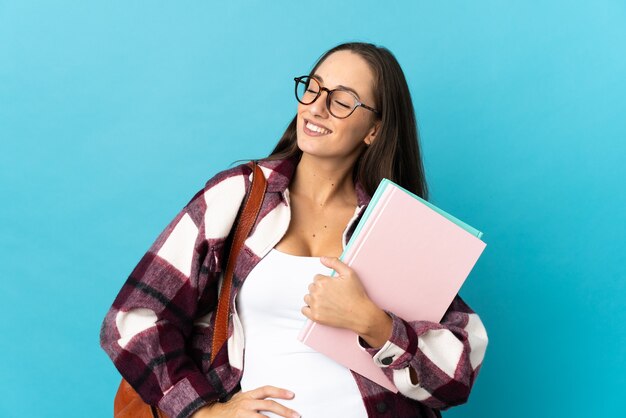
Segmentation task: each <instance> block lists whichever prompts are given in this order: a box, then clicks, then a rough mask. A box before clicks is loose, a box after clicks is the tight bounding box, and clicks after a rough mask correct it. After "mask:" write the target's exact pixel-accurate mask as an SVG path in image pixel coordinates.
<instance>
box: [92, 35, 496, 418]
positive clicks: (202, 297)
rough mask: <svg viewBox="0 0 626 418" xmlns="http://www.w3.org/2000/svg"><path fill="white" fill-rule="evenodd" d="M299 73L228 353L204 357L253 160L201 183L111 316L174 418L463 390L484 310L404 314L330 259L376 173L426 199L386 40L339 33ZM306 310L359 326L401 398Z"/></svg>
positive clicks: (284, 413) (357, 412)
mask: <svg viewBox="0 0 626 418" xmlns="http://www.w3.org/2000/svg"><path fill="white" fill-rule="evenodd" d="M295 82H296V97H297V100H298V102H299V104H298V109H297V114H296V116H295V117H294V119H293V120H292V122H291V123H290V125H289V127H288V128H287V131H286V132H285V134H284V135H283V137H282V138H281V140H280V141H279V143H278V144H277V146H276V148H275V149H274V151H273V152H272V154H271V155H270V156H269V157H267V158H265V159H263V160H261V161H259V165H260V166H261V168H262V169H263V172H264V175H265V177H266V179H267V183H268V185H267V192H266V195H265V197H264V200H263V205H262V208H261V212H260V214H259V216H258V219H257V220H256V223H255V225H254V227H253V230H252V233H251V234H250V236H249V237H248V239H247V240H246V242H245V246H244V249H243V250H242V251H241V252H240V253H239V255H238V258H237V263H236V267H235V274H234V276H235V278H234V281H233V287H232V291H231V294H230V295H229V296H230V298H231V301H232V302H233V303H232V304H231V315H230V319H229V321H230V323H229V338H228V342H227V344H225V346H226V347H225V348H223V349H222V350H220V353H219V354H218V355H217V357H216V358H215V360H214V361H213V362H211V361H210V354H211V353H210V351H211V341H212V338H211V337H212V331H213V327H214V325H215V324H214V322H213V321H214V317H213V313H214V311H215V305H216V301H217V293H218V286H219V278H220V276H221V271H222V269H223V268H224V258H225V256H226V255H225V254H224V250H223V249H224V244H225V242H226V241H227V239H228V237H229V234H230V232H231V228H232V226H233V223H234V222H235V218H236V216H237V213H238V211H239V208H240V205H241V202H242V200H243V198H244V196H245V193H246V190H247V189H248V188H249V187H250V174H251V169H250V168H249V167H248V166H247V165H241V166H238V167H235V168H232V169H230V170H226V171H223V172H221V173H219V174H217V175H216V176H215V177H213V178H212V179H211V180H209V181H208V182H207V184H206V186H205V187H204V189H203V190H202V191H200V192H199V193H198V194H197V195H196V196H194V198H192V200H191V201H190V202H189V203H188V204H187V205H186V206H185V208H184V209H183V210H182V211H181V212H180V213H179V214H178V216H176V218H175V219H174V220H173V221H172V222H171V223H170V225H169V226H168V227H167V228H166V229H165V231H163V233H162V234H161V235H160V236H159V237H158V239H157V240H156V242H155V243H154V244H153V246H152V247H151V248H150V250H149V251H148V253H147V254H146V255H145V256H144V257H143V259H142V260H141V261H140V263H139V264H138V266H137V267H136V268H135V270H134V271H133V272H132V274H131V275H130V277H129V278H128V280H127V282H126V283H125V285H124V287H123V288H122V290H121V291H120V294H119V295H118V297H117V298H116V300H115V302H114V303H113V306H112V308H111V310H110V311H109V313H108V314H107V316H106V318H105V321H104V324H103V328H102V334H101V343H102V346H103V348H104V349H105V350H106V352H107V353H108V354H109V355H110V356H111V358H112V359H113V361H114V363H115V365H116V367H117V368H118V369H119V371H120V372H121V374H122V375H123V376H124V377H125V378H126V380H128V381H129V382H130V383H131V385H132V386H133V387H134V388H135V389H136V390H137V392H138V393H139V394H140V395H141V396H142V398H143V399H144V400H145V401H146V402H148V403H150V404H152V405H157V406H158V407H159V408H160V409H161V410H162V411H164V412H165V414H167V415H168V416H170V417H172V418H173V417H179V418H185V417H189V416H192V417H193V418H209V417H264V416H268V417H269V416H272V417H276V416H279V417H297V416H305V417H309V418H310V417H324V418H329V417H341V418H346V417H366V416H369V417H374V416H376V417H384V416H389V417H437V416H440V413H439V410H440V409H445V408H448V407H450V406H453V405H457V404H460V403H463V402H465V401H466V400H467V397H468V396H469V392H470V389H471V387H472V384H473V382H474V379H475V378H476V375H477V373H478V371H479V369H480V365H481V363H482V360H483V357H484V353H485V349H486V345H487V335H486V331H485V329H484V327H483V325H482V322H481V321H480V319H479V317H478V316H477V315H476V313H474V312H473V311H472V310H471V309H470V308H469V307H468V306H467V305H466V304H465V303H464V302H463V301H462V300H461V299H460V298H459V297H458V296H457V297H456V298H455V299H454V301H453V302H452V304H451V305H450V307H449V309H448V311H447V312H446V314H445V316H444V318H443V319H442V321H441V323H433V322H427V321H415V322H408V321H405V320H403V319H402V318H399V317H398V316H396V315H395V314H394V313H393V312H390V311H383V310H382V309H380V308H379V307H378V306H376V305H375V304H374V303H373V302H372V301H371V300H370V299H369V297H368V295H367V294H366V292H365V291H364V290H363V288H362V286H361V284H360V281H359V278H358V277H357V275H356V274H355V272H354V271H352V270H351V269H350V268H349V267H348V266H347V265H345V264H343V263H342V262H341V261H339V260H338V258H337V257H338V256H339V255H340V254H341V253H342V250H343V248H344V246H345V245H346V244H347V242H348V240H349V238H350V236H351V235H352V233H353V232H354V228H355V226H356V224H357V222H358V220H359V219H360V216H361V215H362V214H363V212H364V210H365V208H366V206H367V204H368V202H369V199H370V196H371V195H372V194H373V192H374V190H375V188H376V187H377V185H378V183H379V182H380V180H381V179H382V178H383V177H387V178H389V179H391V180H393V181H395V182H396V183H398V184H400V185H402V186H403V187H405V188H407V189H409V190H411V191H413V192H414V193H416V194H418V195H420V196H421V197H423V198H426V197H427V187H426V182H425V179H424V171H423V167H422V162H421V157H420V153H419V145H418V139H417V128H416V122H415V116H414V112H413V105H412V102H411V97H410V94H409V90H408V86H407V83H406V80H405V78H404V74H403V73H402V70H401V68H400V66H399V64H398V62H397V61H396V59H395V58H394V57H393V55H392V54H391V53H390V52H389V51H388V50H387V49H385V48H380V47H377V46H374V45H371V44H364V43H348V44H342V45H339V46H337V47H335V48H333V49H331V50H330V51H328V52H326V53H325V54H324V55H323V56H322V57H321V58H320V60H319V61H318V63H317V64H316V65H315V66H314V68H313V70H312V71H311V72H310V74H309V75H307V76H302V77H297V78H296V79H295ZM331 270H335V271H336V272H337V273H338V276H337V277H335V278H332V279H331V278H330V277H329V274H330V272H331ZM384 279H385V278H384V277H381V278H380V280H384ZM399 290H400V291H401V290H402V289H399ZM306 318H309V319H312V320H313V321H316V322H319V323H322V324H325V325H330V326H334V327H342V328H348V329H351V330H353V331H354V332H356V333H357V334H358V335H359V336H360V337H361V339H360V341H361V343H362V345H363V347H364V349H366V350H367V351H368V352H369V353H370V354H371V355H372V361H373V362H374V363H375V364H377V365H378V366H379V367H381V368H383V370H384V372H385V374H386V375H387V376H388V377H389V378H390V379H392V380H393V381H394V383H395V384H396V386H397V387H398V389H399V391H400V392H399V393H397V394H395V393H392V392H390V391H388V390H386V389H384V388H382V387H381V386H379V385H377V384H375V383H373V382H371V381H369V380H368V379H365V378H363V377H361V376H360V375H358V374H356V373H353V372H351V371H350V370H349V369H346V368H345V367H343V366H341V365H339V364H337V363H335V362H333V361H332V360H330V359H328V358H327V357H325V356H324V355H321V354H319V353H316V352H314V351H313V350H311V349H309V348H308V347H306V346H305V345H303V344H302V343H300V342H299V341H298V340H297V338H296V336H297V334H298V332H299V331H300V329H301V327H302V326H303V323H304V320H305V319H306ZM244 347H245V350H244ZM244 366H245V367H244Z"/></svg>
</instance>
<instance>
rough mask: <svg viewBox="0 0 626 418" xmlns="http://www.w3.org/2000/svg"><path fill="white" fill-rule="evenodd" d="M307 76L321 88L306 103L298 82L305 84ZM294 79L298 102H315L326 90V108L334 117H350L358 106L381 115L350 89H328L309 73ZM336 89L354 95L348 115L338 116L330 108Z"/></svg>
mask: <svg viewBox="0 0 626 418" xmlns="http://www.w3.org/2000/svg"><path fill="white" fill-rule="evenodd" d="M307 78H308V79H309V80H313V81H315V82H316V83H317V85H318V86H319V88H320V89H319V90H318V92H317V95H315V98H314V99H313V100H311V101H310V102H308V103H305V102H303V101H302V100H300V98H298V84H299V83H305V84H306V82H305V81H303V79H307ZM294 81H295V82H296V88H295V95H296V100H297V101H298V102H300V103H302V104H303V105H310V104H312V103H314V102H315V101H316V100H317V99H319V97H320V96H321V95H322V92H323V91H325V92H326V108H327V109H328V112H329V113H330V114H331V115H333V116H334V117H336V118H337V119H345V118H347V117H349V116H350V115H351V114H353V113H354V111H355V110H356V108H357V107H362V108H364V109H367V110H369V111H370V112H374V113H375V114H376V115H378V116H380V112H379V111H378V110H376V109H374V108H373V107H370V106H368V105H366V104H364V103H362V102H361V101H360V100H359V99H358V97H356V95H355V94H354V93H352V92H351V91H349V90H345V89H342V88H339V89H333V90H330V89H328V88H326V87H323V86H322V85H321V84H320V82H319V81H318V80H316V79H315V77H311V76H308V75H303V76H300V77H294ZM335 91H343V92H346V93H349V94H350V95H351V96H352V97H354V101H355V105H354V107H353V108H352V110H350V113H348V114H347V115H346V116H337V115H335V114H334V113H333V112H332V110H330V96H331V95H332V93H333V92H335Z"/></svg>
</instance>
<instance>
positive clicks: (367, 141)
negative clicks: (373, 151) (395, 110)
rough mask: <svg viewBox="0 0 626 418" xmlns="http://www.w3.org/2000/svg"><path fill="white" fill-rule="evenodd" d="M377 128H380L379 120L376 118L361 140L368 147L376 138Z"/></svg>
mask: <svg viewBox="0 0 626 418" xmlns="http://www.w3.org/2000/svg"><path fill="white" fill-rule="evenodd" d="M379 130H380V121H379V120H377V121H376V122H374V124H373V125H372V127H371V128H370V130H369V131H368V132H367V135H366V136H365V138H364V139H363V142H365V145H367V146H368V147H369V146H370V145H371V144H372V142H374V139H376V135H378V131H379Z"/></svg>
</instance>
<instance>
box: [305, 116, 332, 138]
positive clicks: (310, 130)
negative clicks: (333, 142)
mask: <svg viewBox="0 0 626 418" xmlns="http://www.w3.org/2000/svg"><path fill="white" fill-rule="evenodd" d="M304 130H305V132H306V133H307V134H315V135H328V134H329V133H331V132H332V131H331V130H330V129H326V128H324V127H323V126H319V125H316V124H314V123H313V122H311V121H309V120H306V119H305V120H304Z"/></svg>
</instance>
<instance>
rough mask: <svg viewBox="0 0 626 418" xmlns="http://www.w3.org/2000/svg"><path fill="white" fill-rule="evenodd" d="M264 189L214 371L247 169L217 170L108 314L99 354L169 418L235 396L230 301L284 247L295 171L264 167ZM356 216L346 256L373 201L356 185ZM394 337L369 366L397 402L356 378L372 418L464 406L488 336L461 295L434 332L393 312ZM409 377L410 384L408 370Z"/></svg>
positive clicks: (275, 164)
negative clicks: (230, 245) (215, 335)
mask: <svg viewBox="0 0 626 418" xmlns="http://www.w3.org/2000/svg"><path fill="white" fill-rule="evenodd" d="M259 164H260V166H261V168H262V169H263V172H264V174H265V176H266V178H267V180H268V185H267V193H266V195H265V198H264V201H263V205H262V208H261V212H260V214H259V217H258V219H257V221H256V223H255V225H254V227H253V230H252V232H251V234H250V236H249V237H248V238H247V240H246V241H245V245H244V248H243V250H242V251H241V253H240V254H239V256H238V258H237V260H236V264H235V273H234V278H233V286H232V292H231V294H230V295H229V297H230V299H231V314H230V320H229V334H228V335H229V338H228V341H227V344H224V347H222V349H221V350H220V352H219V353H218V354H217V357H216V359H215V361H214V363H213V364H210V354H211V353H210V350H211V335H212V330H213V327H214V318H213V313H214V308H215V307H216V303H217V298H218V289H219V286H220V284H221V283H220V279H221V270H222V268H225V263H224V258H225V257H226V256H227V254H225V252H226V251H225V246H227V245H226V242H227V238H228V236H229V232H230V230H231V227H232V225H233V223H234V221H235V218H236V216H237V213H238V211H239V208H240V205H241V202H242V200H243V198H244V196H245V193H246V190H247V189H248V188H249V186H250V179H251V169H250V168H249V167H247V166H246V165H241V166H238V167H234V168H232V169H229V170H226V171H223V172H221V173H219V174H217V175H216V176H215V177H213V178H212V179H211V180H209V181H208V182H207V183H206V186H205V187H204V189H203V190H201V191H200V192H199V193H198V194H196V195H195V196H194V197H193V198H192V199H191V201H190V202H189V203H188V204H187V205H186V206H185V207H184V208H183V210H182V211H181V212H180V213H179V214H178V215H177V216H176V217H175V218H174V220H173V221H172V222H171V223H170V224H169V225H168V226H167V227H166V228H165V230H164V231H163V232H162V233H161V234H160V235H159V237H158V238H157V240H156V241H155V242H154V244H153V245H152V246H151V248H150V249H149V250H148V252H147V253H146V254H145V255H144V256H143V258H142V259H141V260H140V262H139V264H138V265H137V266H136V267H135V269H134V270H133V272H132V273H131V274H130V277H129V278H128V279H127V281H126V282H125V284H124V285H123V287H122V289H121V291H120V292H119V294H118V296H117V297H116V299H115V301H114V302H113V306H112V307H111V309H110V310H109V312H108V313H107V315H106V317H105V319H104V323H103V325H102V331H101V345H102V347H103V348H104V350H105V351H106V352H107V354H108V355H109V356H110V357H111V359H112V360H113V362H114V363H115V366H116V367H117V369H118V370H119V371H120V373H121V374H122V375H123V376H124V378H125V379H126V380H127V381H128V382H129V383H130V384H131V385H132V386H133V387H134V388H135V389H136V390H137V392H138V393H139V394H140V395H141V397H142V398H143V399H144V400H145V401H146V402H148V403H150V404H152V405H157V406H158V407H159V408H161V409H162V410H163V411H164V412H165V413H166V414H167V415H168V416H170V417H172V418H174V417H176V418H185V417H188V416H189V415H191V414H192V413H193V412H194V411H196V410H197V409H198V408H200V407H202V406H203V405H205V404H207V403H209V402H212V401H215V400H218V399H219V400H225V399H228V398H229V397H230V396H232V394H234V393H235V392H236V391H237V390H239V381H240V379H241V376H242V371H243V349H244V341H243V330H242V326H241V323H240V321H239V317H238V315H237V312H236V306H235V303H234V300H235V296H236V295H237V292H238V291H239V289H240V288H241V285H242V283H243V281H244V280H245V278H246V277H247V275H248V273H249V272H250V271H251V270H252V269H253V268H254V266H255V265H256V264H257V263H258V262H259V261H260V260H261V259H262V258H263V257H264V256H265V255H266V254H267V253H268V252H269V251H270V250H271V249H272V248H273V247H274V246H275V245H276V244H277V243H278V242H279V241H280V239H281V238H282V237H283V235H284V234H285V232H286V231H287V227H288V226H289V221H290V213H291V212H290V206H289V190H288V188H287V187H288V185H289V182H290V180H291V177H292V176H293V173H294V170H295V166H296V164H297V163H296V162H295V161H293V160H278V161H261V162H260V163H259ZM356 192H357V198H358V207H357V209H356V211H355V214H354V217H353V218H352V219H351V220H350V222H349V223H348V225H347V227H346V230H345V231H344V234H343V245H344V246H345V245H346V244H347V242H348V240H349V238H350V236H351V234H352V233H353V232H354V229H355V227H356V223H357V221H358V219H359V217H360V215H361V214H362V213H363V212H364V209H365V207H366V206H367V204H368V202H369V199H370V197H369V196H367V194H366V193H365V192H364V191H363V189H362V188H361V187H360V186H358V185H357V187H356ZM389 314H390V315H391V317H392V320H393V327H392V329H393V331H392V335H391V338H390V339H389V341H388V342H387V343H386V344H385V345H384V346H383V347H382V348H381V349H379V350H374V349H368V351H369V352H370V354H371V355H372V361H374V363H375V364H377V365H378V366H379V367H381V368H382V369H383V371H384V372H385V373H386V375H387V376H388V377H389V378H390V379H392V380H393V382H394V383H395V385H396V386H397V387H398V389H399V390H400V393H399V394H394V393H392V392H389V391H388V390H386V389H384V388H382V387H381V386H379V385H377V384H375V383H373V382H371V381H369V380H367V379H365V378H363V377H361V376H360V375H358V374H355V373H353V376H354V379H355V380H356V383H357V386H358V388H359V390H360V392H361V395H362V397H363V401H364V404H365V407H366V410H367V413H368V416H370V417H374V416H375V417H438V416H441V415H440V413H439V411H438V410H440V409H446V408H448V407H450V406H453V405H458V404H461V403H464V402H465V401H466V400H467V398H468V396H469V393H470V389H471V387H472V384H473V382H474V379H475V378H476V375H477V373H478V371H479V369H480V365H481V363H482V360H483V357H484V354H485V349H486V346H487V334H486V331H485V328H484V327H483V324H482V322H481V320H480V319H479V317H478V315H476V314H475V313H474V312H473V311H472V310H471V309H470V308H469V307H468V306H467V305H466V304H465V303H464V302H463V301H462V300H461V298H460V297H458V296H457V297H456V298H455V299H454V301H453V302H452V304H451V306H450V307H449V309H448V311H447V312H446V314H445V316H444V318H443V319H442V321H441V323H433V322H426V321H415V322H407V321H404V320H402V319H401V318H399V317H397V316H395V315H394V314H393V313H391V312H390V313H389ZM408 366H411V367H412V368H414V369H415V371H416V374H417V379H418V384H417V385H413V384H412V383H411V380H410V377H409V368H408Z"/></svg>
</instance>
